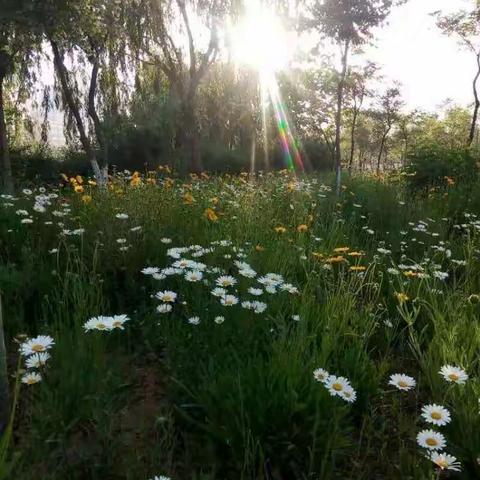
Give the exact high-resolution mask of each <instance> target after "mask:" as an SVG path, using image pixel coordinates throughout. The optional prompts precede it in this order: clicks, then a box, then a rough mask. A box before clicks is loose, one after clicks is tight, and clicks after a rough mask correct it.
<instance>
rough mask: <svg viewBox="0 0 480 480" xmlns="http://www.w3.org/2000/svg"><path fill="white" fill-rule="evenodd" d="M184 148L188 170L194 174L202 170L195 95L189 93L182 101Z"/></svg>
mask: <svg viewBox="0 0 480 480" xmlns="http://www.w3.org/2000/svg"><path fill="white" fill-rule="evenodd" d="M183 120H184V144H185V145H184V146H186V147H187V148H188V156H189V157H190V169H191V170H192V171H194V172H196V173H200V172H201V171H202V170H203V165H202V156H201V151H200V132H199V129H198V120H197V112H196V105H195V93H193V92H190V93H189V95H188V96H187V98H186V99H185V100H184V118H183Z"/></svg>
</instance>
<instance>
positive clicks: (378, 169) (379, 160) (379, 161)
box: [377, 128, 390, 175]
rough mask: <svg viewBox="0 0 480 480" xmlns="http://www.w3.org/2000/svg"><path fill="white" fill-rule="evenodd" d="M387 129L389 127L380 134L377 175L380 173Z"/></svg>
mask: <svg viewBox="0 0 480 480" xmlns="http://www.w3.org/2000/svg"><path fill="white" fill-rule="evenodd" d="M389 131H390V128H389V129H388V130H386V131H385V133H384V134H383V136H382V141H381V142H380V151H379V152H378V158H377V175H379V173H380V163H381V161H382V155H383V150H384V148H385V141H386V140H387V135H388V132H389Z"/></svg>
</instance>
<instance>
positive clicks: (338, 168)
mask: <svg viewBox="0 0 480 480" xmlns="http://www.w3.org/2000/svg"><path fill="white" fill-rule="evenodd" d="M349 47H350V40H346V41H345V45H344V48H343V51H342V72H341V74H340V80H339V82H338V87H337V111H336V114H335V191H336V194H337V196H338V195H340V185H341V182H342V153H341V151H340V143H341V131H342V106H343V91H344V88H345V78H346V76H347V65H348V50H349Z"/></svg>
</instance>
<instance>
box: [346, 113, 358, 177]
mask: <svg viewBox="0 0 480 480" xmlns="http://www.w3.org/2000/svg"><path fill="white" fill-rule="evenodd" d="M357 117H358V108H357V107H355V108H354V110H353V118H352V133H351V135H350V160H349V162H348V173H350V174H351V173H352V167H353V156H354V154H355V129H356V127H357Z"/></svg>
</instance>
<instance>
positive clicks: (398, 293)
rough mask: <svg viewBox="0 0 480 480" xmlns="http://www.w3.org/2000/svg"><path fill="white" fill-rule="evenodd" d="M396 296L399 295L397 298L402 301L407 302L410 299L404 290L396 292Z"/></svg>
mask: <svg viewBox="0 0 480 480" xmlns="http://www.w3.org/2000/svg"><path fill="white" fill-rule="evenodd" d="M395 296H396V297H397V300H398V301H399V302H400V303H404V302H407V301H408V300H410V299H409V298H408V296H407V295H406V294H405V293H402V292H395Z"/></svg>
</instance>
